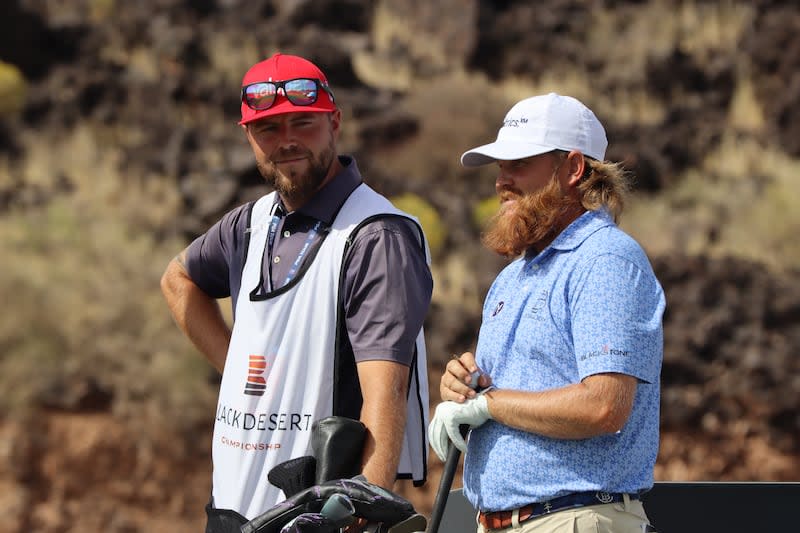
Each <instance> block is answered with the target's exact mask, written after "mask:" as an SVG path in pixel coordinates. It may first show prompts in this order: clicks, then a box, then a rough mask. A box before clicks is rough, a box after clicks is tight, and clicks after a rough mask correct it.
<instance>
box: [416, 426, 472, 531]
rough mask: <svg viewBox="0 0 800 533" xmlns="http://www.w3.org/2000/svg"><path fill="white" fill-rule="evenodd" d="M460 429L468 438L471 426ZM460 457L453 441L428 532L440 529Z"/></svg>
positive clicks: (459, 452)
mask: <svg viewBox="0 0 800 533" xmlns="http://www.w3.org/2000/svg"><path fill="white" fill-rule="evenodd" d="M458 430H459V432H460V433H461V436H462V437H465V438H466V436H467V432H468V431H469V426H468V425H466V424H463V425H461V426H459V427H458ZM460 457H461V450H459V449H458V448H457V447H456V445H455V444H453V443H452V442H451V443H450V447H449V448H447V458H446V459H445V462H444V469H443V470H442V477H441V478H440V480H439V490H437V491H436V501H435V502H434V503H433V511H432V512H431V521H430V522H429V523H428V529H427V530H426V533H436V532H437V531H438V530H439V524H440V523H441V521H442V516H443V515H444V508H445V507H446V506H447V497H448V496H449V495H450V487H451V486H452V485H453V478H455V476H456V470H458V459H459V458H460Z"/></svg>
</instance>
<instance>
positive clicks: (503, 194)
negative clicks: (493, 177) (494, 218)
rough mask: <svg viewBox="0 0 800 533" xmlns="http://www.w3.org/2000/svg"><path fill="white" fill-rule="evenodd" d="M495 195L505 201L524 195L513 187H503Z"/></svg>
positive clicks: (517, 198)
mask: <svg viewBox="0 0 800 533" xmlns="http://www.w3.org/2000/svg"><path fill="white" fill-rule="evenodd" d="M497 196H498V198H500V201H501V202H505V201H506V200H519V199H520V198H522V197H523V196H525V195H524V194H523V193H522V191H520V190H519V189H514V188H513V187H503V188H502V189H500V191H499V192H498V193H497Z"/></svg>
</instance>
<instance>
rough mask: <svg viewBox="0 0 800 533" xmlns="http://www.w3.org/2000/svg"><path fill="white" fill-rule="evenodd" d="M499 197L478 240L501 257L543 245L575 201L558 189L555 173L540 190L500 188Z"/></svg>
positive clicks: (555, 230) (553, 235)
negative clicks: (496, 206) (497, 204)
mask: <svg viewBox="0 0 800 533" xmlns="http://www.w3.org/2000/svg"><path fill="white" fill-rule="evenodd" d="M500 200H501V202H502V203H501V206H500V210H499V211H498V212H497V214H496V215H495V216H494V217H492V219H491V220H490V221H489V227H488V229H487V230H486V232H485V233H484V234H483V235H482V237H481V241H482V242H483V244H484V246H486V247H487V248H489V249H490V250H493V251H494V252H497V253H498V254H500V255H503V256H505V257H516V256H518V255H520V254H521V253H523V252H524V251H525V250H527V249H528V248H531V247H533V248H536V249H542V248H544V246H546V245H547V244H548V243H549V242H550V241H552V239H554V238H555V236H556V235H557V234H558V232H560V231H561V230H562V229H563V228H562V227H561V221H562V220H564V217H565V215H566V214H567V213H568V212H569V211H570V209H571V208H573V207H574V206H575V204H576V203H577V202H576V201H575V200H573V199H571V198H570V197H569V196H568V195H566V194H565V193H564V191H562V189H561V186H560V184H559V182H558V179H557V177H556V176H555V174H554V175H553V177H552V179H551V180H550V182H549V183H548V184H547V185H546V186H545V187H544V188H543V189H540V190H538V191H535V192H532V193H528V194H522V193H521V192H519V191H517V190H514V189H511V188H506V189H504V190H502V191H500Z"/></svg>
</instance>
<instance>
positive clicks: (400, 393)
mask: <svg viewBox="0 0 800 533" xmlns="http://www.w3.org/2000/svg"><path fill="white" fill-rule="evenodd" d="M408 372H409V369H408V367H406V366H403V365H401V364H399V363H393V362H389V361H364V362H361V363H358V374H359V380H360V381H361V389H362V396H363V398H364V402H363V405H362V408H361V421H362V422H363V423H364V425H365V426H366V427H367V438H366V442H365V445H364V455H363V469H362V473H363V474H364V476H365V477H366V478H367V480H368V481H369V482H370V483H374V484H376V485H380V486H382V487H385V488H387V489H391V488H392V486H393V485H394V482H395V479H396V477H397V467H398V464H399V462H400V452H401V451H402V446H403V438H402V436H403V434H404V430H405V424H406V416H407V406H406V401H407V394H408V391H407V386H408Z"/></svg>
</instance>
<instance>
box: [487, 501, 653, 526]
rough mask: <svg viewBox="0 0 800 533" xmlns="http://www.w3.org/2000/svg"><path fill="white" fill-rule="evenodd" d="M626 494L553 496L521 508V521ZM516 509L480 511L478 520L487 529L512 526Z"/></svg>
mask: <svg viewBox="0 0 800 533" xmlns="http://www.w3.org/2000/svg"><path fill="white" fill-rule="evenodd" d="M628 496H629V497H630V499H631V500H638V499H639V495H638V494H629V495H628ZM623 499H624V495H623V494H622V493H618V492H576V493H573V494H567V495H566V496H560V497H558V498H553V499H552V500H549V501H546V502H537V503H531V504H529V505H525V506H523V507H520V508H519V521H520V523H522V522H524V521H526V520H530V519H532V518H536V517H539V516H542V515H546V514H550V513H555V512H556V511H563V510H564V509H573V508H576V507H586V506H587V505H602V504H606V503H619V502H621V501H623ZM513 513H514V510H513V509H512V510H510V511H495V512H490V513H484V512H483V511H481V512H480V513H478V522H480V524H481V525H482V526H483V527H485V528H486V529H503V528H507V527H509V526H511V517H512V515H513Z"/></svg>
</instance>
